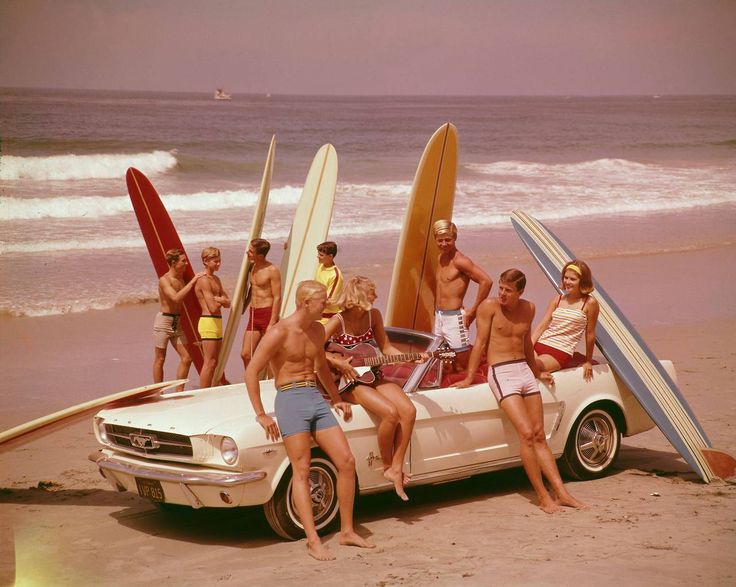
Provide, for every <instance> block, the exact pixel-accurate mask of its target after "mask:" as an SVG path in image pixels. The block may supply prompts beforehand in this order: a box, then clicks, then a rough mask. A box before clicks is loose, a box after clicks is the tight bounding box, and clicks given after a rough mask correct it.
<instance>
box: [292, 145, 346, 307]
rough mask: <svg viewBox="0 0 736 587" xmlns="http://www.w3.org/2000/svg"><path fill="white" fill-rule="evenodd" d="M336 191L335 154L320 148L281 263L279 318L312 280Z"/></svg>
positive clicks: (327, 227) (332, 148)
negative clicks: (300, 284)
mask: <svg viewBox="0 0 736 587" xmlns="http://www.w3.org/2000/svg"><path fill="white" fill-rule="evenodd" d="M336 187H337V152H336V151H335V147H333V146H332V145H330V144H327V145H323V146H322V147H321V148H320V149H319V151H317V154H316V155H315V156H314V160H313V161H312V165H311V167H310V168H309V173H308V174H307V180H306V182H305V183H304V189H303V190H302V195H301V197H300V198H299V205H298V206H297V208H296V213H295V214H294V222H293V223H292V225H291V232H290V233H289V239H288V240H287V242H286V245H285V250H284V257H283V259H282V261H281V279H282V287H283V290H282V296H281V317H282V318H283V317H286V316H288V315H289V314H291V313H293V312H294V310H295V309H296V288H297V286H298V285H299V282H301V281H304V280H307V279H314V276H315V274H316V272H317V266H318V261H317V245H318V244H320V243H322V242H324V241H325V240H326V239H327V233H328V231H329V229H330V222H331V221H332V207H333V205H334V203H335V188H336Z"/></svg>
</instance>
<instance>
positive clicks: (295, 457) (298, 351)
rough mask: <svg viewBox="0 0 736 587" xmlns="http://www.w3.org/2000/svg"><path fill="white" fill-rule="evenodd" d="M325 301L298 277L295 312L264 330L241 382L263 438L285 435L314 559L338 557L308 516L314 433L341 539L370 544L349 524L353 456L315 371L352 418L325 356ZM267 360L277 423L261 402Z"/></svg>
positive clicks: (318, 287)
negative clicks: (330, 474) (332, 477)
mask: <svg viewBox="0 0 736 587" xmlns="http://www.w3.org/2000/svg"><path fill="white" fill-rule="evenodd" d="M326 302H327V290H326V289H325V286H324V285H322V284H321V283H319V282H317V281H302V282H301V283H300V284H299V286H298V287H297V290H296V311H295V312H294V313H293V314H291V315H290V316H288V317H287V318H284V319H283V320H281V321H279V322H277V323H276V324H274V325H273V326H272V327H271V328H269V329H268V331H267V332H266V334H265V335H264V336H263V338H262V339H261V343H260V344H259V345H258V348H257V349H256V351H255V354H254V355H253V358H252V359H251V361H250V363H249V364H248V367H247V368H246V370H245V385H246V387H247V389H248V396H249V397H250V401H251V403H252V404H253V409H254V411H255V413H256V421H257V422H258V423H259V424H260V425H261V426H262V427H263V429H264V430H265V431H266V437H267V438H268V439H270V440H273V441H274V442H275V441H276V440H278V438H279V435H280V436H282V437H283V439H284V447H285V448H286V454H287V455H288V456H289V461H290V462H291V468H292V499H293V501H294V505H295V507H296V510H297V513H298V514H299V518H300V519H301V522H302V525H303V526H304V532H305V534H306V535H307V551H308V553H309V554H310V556H312V557H314V558H315V559H317V560H334V558H335V556H334V555H333V554H332V553H331V552H330V551H329V549H328V548H327V547H326V546H325V545H324V544H322V541H321V540H320V537H319V535H318V534H317V530H316V528H315V524H314V515H313V514H312V500H311V497H310V494H309V467H310V462H311V441H312V439H314V441H315V442H316V443H317V444H318V445H319V447H320V448H321V449H322V450H324V451H325V452H326V453H327V456H328V457H329V458H330V460H331V461H332V462H333V463H334V465H335V467H337V498H338V501H339V503H340V544H344V545H349V546H358V547H361V548H373V547H374V545H373V544H371V543H370V542H369V541H367V540H365V539H364V538H362V537H361V536H359V535H358V534H356V532H355V530H354V528H353V502H354V499H355V457H354V456H353V453H352V452H351V451H350V446H349V445H348V441H347V438H346V437H345V433H344V432H343V431H342V428H340V426H339V425H338V423H337V419H336V418H335V416H334V414H333V413H332V411H331V410H330V406H329V405H328V404H327V402H326V401H325V400H324V399H323V397H322V394H321V393H320V391H319V390H318V389H317V382H316V379H315V374H316V375H317V377H319V379H320V381H321V382H322V385H323V386H324V387H325V389H326V390H327V392H328V393H329V395H330V398H332V406H333V408H334V409H335V410H337V411H339V412H342V414H343V417H344V419H345V420H346V421H348V420H350V418H351V416H352V412H351V409H350V404H349V403H347V402H343V401H342V400H341V399H340V395H339V394H338V392H337V388H336V387H335V383H334V381H333V380H332V376H331V374H330V371H329V369H328V367H327V361H326V359H325V352H324V343H325V329H324V326H322V324H320V323H319V321H318V320H319V318H320V316H321V315H322V312H323V311H324V309H325V304H326ZM269 364H270V365H271V366H272V367H273V368H274V369H275V371H276V388H277V389H278V392H277V395H276V401H275V412H276V419H277V420H278V425H277V424H276V422H275V421H274V419H273V418H272V417H271V416H270V415H268V414H267V413H266V410H265V409H264V408H263V402H262V401H261V388H260V382H259V380H258V374H259V373H260V372H261V371H262V370H263V369H265V368H266V366H267V365H269Z"/></svg>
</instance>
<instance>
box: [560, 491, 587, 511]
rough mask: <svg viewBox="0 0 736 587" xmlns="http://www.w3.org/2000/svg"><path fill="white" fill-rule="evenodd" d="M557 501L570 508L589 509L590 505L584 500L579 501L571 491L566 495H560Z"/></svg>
mask: <svg viewBox="0 0 736 587" xmlns="http://www.w3.org/2000/svg"><path fill="white" fill-rule="evenodd" d="M557 503H559V504H560V505H564V506H566V507H569V508H575V509H578V510H587V509H588V506H587V505H586V504H584V503H583V502H582V501H578V500H577V499H575V498H574V497H573V496H572V495H570V494H569V493H567V494H566V495H558V496H557Z"/></svg>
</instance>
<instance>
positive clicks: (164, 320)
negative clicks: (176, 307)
mask: <svg viewBox="0 0 736 587" xmlns="http://www.w3.org/2000/svg"><path fill="white" fill-rule="evenodd" d="M179 318H180V316H179V314H169V313H167V312H159V313H158V314H156V317H155V318H154V319H153V342H154V344H155V345H156V348H159V349H165V348H166V345H167V344H168V342H169V341H171V344H173V345H174V346H176V345H177V344H179V343H181V344H186V343H187V339H186V338H185V337H184V333H183V332H182V330H181V322H180V321H179Z"/></svg>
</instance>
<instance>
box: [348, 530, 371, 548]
mask: <svg viewBox="0 0 736 587" xmlns="http://www.w3.org/2000/svg"><path fill="white" fill-rule="evenodd" d="M340 544H343V545H344V546H357V547H358V548H375V547H376V545H375V544H373V543H372V542H370V541H369V540H366V539H365V538H363V537H362V536H359V535H358V534H356V533H355V532H353V531H350V532H340Z"/></svg>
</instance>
